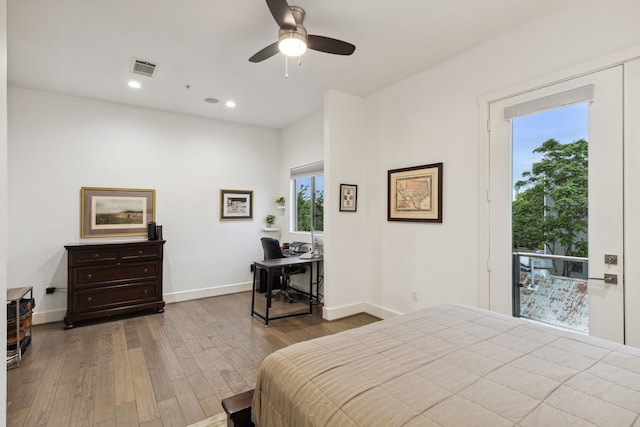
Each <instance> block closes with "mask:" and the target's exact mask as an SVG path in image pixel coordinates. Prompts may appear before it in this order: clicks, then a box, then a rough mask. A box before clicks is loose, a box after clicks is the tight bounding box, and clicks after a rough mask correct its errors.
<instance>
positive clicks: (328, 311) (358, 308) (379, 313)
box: [322, 302, 402, 320]
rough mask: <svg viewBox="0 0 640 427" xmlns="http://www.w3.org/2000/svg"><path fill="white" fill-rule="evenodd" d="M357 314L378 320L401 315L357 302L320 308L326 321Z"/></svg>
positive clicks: (383, 308) (387, 309)
mask: <svg viewBox="0 0 640 427" xmlns="http://www.w3.org/2000/svg"><path fill="white" fill-rule="evenodd" d="M358 313H367V314H370V315H372V316H375V317H379V318H380V319H388V318H390V317H395V316H398V315H400V314H402V313H400V312H399V311H395V310H391V309H389V308H385V307H381V306H379V305H376V304H370V303H368V302H358V303H354V304H347V305H342V306H339V307H326V306H325V307H323V308H322V318H323V319H326V320H337V319H341V318H343V317H347V316H353V315H354V314H358Z"/></svg>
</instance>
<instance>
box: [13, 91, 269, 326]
mask: <svg viewBox="0 0 640 427" xmlns="http://www.w3.org/2000/svg"><path fill="white" fill-rule="evenodd" d="M279 159H280V141H279V132H277V131H274V130H268V129H263V128H258V127H249V126H241V125H236V124H231V123H225V122H220V121H214V120H206V119H201V118H194V117H188V116H181V115H177V114H170V113H164V112H158V111H151V110H145V109H139V108H132V107H127V106H122V105H116V104H110V103H105V102H98V101H92V100H87V99H81V98H77V97H69V96H62V95H56V94H52V93H46V92H40V91H34V90H29V89H24V88H20V87H9V226H10V230H9V258H8V261H9V271H8V282H9V283H10V284H11V285H12V286H23V285H33V286H34V296H35V298H36V301H37V309H36V316H35V319H34V321H35V322H43V321H52V320H60V319H61V318H62V317H63V316H64V314H65V311H66V294H65V293H54V294H51V295H45V287H47V286H52V285H53V286H56V287H62V288H66V277H67V275H66V253H65V250H64V248H63V245H64V244H67V243H77V242H79V241H80V240H81V239H80V237H79V236H80V205H79V203H80V188H81V187H111V188H119V187H121V188H152V189H155V190H156V222H157V223H158V224H162V225H163V227H164V229H163V235H164V238H165V240H167V243H166V245H165V266H164V293H165V301H167V302H172V301H179V300H184V299H191V298H198V297H204V296H210V295H216V294H221V293H227V292H233V291H238V290H243V289H250V281H251V277H252V276H251V274H250V270H249V266H250V264H251V262H252V261H253V260H254V259H256V258H258V257H259V256H261V255H262V249H261V247H260V243H259V237H260V236H261V234H262V232H261V231H260V230H261V228H262V227H263V225H264V222H263V218H264V217H265V216H266V214H267V213H268V212H270V211H271V210H272V207H273V199H274V198H275V194H274V190H276V189H277V188H278V185H279V184H278V183H279V181H278V178H279V170H280V168H279V167H278V165H279ZM220 189H245V190H253V191H254V212H253V213H254V220H252V221H224V222H222V221H220V220H219V198H220V196H219V191H220ZM84 240H87V239H84ZM91 240H92V241H98V242H99V241H103V240H104V239H97V240H96V239H91Z"/></svg>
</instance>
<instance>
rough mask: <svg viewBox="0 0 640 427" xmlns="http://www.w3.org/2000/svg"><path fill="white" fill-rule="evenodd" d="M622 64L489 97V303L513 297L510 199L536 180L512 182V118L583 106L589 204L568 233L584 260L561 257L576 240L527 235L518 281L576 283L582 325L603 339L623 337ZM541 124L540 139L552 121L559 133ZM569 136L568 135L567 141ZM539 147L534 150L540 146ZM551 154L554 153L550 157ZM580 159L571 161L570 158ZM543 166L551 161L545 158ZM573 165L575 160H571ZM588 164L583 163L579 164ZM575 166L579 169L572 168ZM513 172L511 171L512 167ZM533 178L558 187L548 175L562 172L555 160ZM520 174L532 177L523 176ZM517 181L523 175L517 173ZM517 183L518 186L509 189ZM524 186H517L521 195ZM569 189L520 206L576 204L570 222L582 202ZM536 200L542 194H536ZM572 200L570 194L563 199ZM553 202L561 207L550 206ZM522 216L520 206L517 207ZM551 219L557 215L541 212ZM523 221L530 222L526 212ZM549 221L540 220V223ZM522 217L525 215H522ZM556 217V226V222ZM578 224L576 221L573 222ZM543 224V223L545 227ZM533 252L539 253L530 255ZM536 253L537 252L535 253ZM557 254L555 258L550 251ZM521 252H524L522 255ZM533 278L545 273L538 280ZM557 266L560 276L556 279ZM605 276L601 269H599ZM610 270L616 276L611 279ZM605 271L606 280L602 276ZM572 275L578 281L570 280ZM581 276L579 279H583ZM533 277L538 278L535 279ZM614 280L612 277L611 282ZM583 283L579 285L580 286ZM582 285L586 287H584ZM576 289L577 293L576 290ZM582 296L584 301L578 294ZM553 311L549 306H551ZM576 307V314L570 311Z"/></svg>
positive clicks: (506, 302) (500, 306)
mask: <svg viewBox="0 0 640 427" xmlns="http://www.w3.org/2000/svg"><path fill="white" fill-rule="evenodd" d="M622 90H623V85H622V67H621V66H618V67H612V68H609V69H606V70H603V71H599V72H597V73H593V74H589V75H586V76H583V77H580V78H576V79H572V80H570V81H566V82H562V83H558V84H554V85H550V86H547V87H544V88H541V89H537V90H532V91H530V92H526V93H523V94H520V95H517V96H513V97H509V98H506V99H503V100H501V101H498V102H493V103H491V104H490V111H489V115H490V127H489V129H490V153H489V163H490V168H489V169H490V174H489V194H490V202H489V227H490V231H489V244H490V247H489V256H490V261H489V264H490V274H489V288H490V301H489V303H490V308H491V309H494V310H496V311H502V312H511V311H512V306H511V304H512V303H513V297H512V291H513V289H512V282H513V279H514V276H515V274H514V270H513V269H512V259H513V258H512V254H513V253H514V252H518V251H519V250H520V249H521V248H517V247H515V246H516V245H514V242H516V241H518V239H519V237H521V236H520V235H519V234H518V233H520V230H519V229H518V227H517V225H518V224H515V225H516V229H515V230H516V235H515V236H514V230H513V229H512V227H510V226H509V224H511V225H512V226H514V222H513V214H514V212H516V214H518V212H519V210H521V208H522V206H521V205H518V203H517V202H516V203H514V201H515V200H516V199H517V198H518V196H516V193H517V191H518V190H522V191H524V190H528V189H530V188H532V186H533V185H534V184H535V183H536V181H535V180H529V182H528V186H527V185H521V186H514V182H517V181H518V178H520V177H518V176H515V177H514V176H513V175H514V172H513V168H512V165H515V161H514V159H513V148H512V147H513V143H516V142H517V141H515V140H514V136H515V134H514V125H515V126H517V124H518V121H519V120H521V118H523V117H528V116H532V115H536V114H547V113H552V114H558V113H560V112H561V110H563V109H566V108H568V109H570V108H580V106H581V105H583V106H584V108H585V114H586V115H587V119H588V126H587V135H585V136H586V138H584V139H585V142H588V144H584V147H582V149H585V150H587V158H588V168H587V170H588V174H587V181H588V186H587V194H588V202H587V207H588V211H587V212H586V218H584V220H585V226H586V227H585V228H584V229H583V230H582V231H580V230H578V232H577V233H576V234H575V236H573V241H576V242H577V241H578V240H580V239H583V240H584V241H585V245H584V248H583V249H584V250H583V252H586V253H583V254H579V255H584V256H585V257H586V258H587V259H588V263H587V262H581V261H580V260H579V259H569V260H562V259H560V258H561V257H562V256H565V255H570V253H571V252H580V251H579V250H576V247H575V246H574V247H570V246H571V245H569V244H568V243H567V242H566V241H565V242H564V249H563V248H562V246H563V245H562V244H558V243H557V242H556V243H553V242H550V241H548V239H549V237H548V234H547V236H546V237H545V238H546V239H547V241H544V239H543V241H540V240H535V239H533V240H531V241H527V240H524V241H525V242H527V243H528V245H529V246H532V247H528V248H525V249H526V252H529V253H530V254H531V257H529V258H530V259H528V260H527V262H526V263H522V262H519V264H520V265H519V266H518V268H522V270H523V271H524V273H525V274H523V277H524V279H525V280H524V281H525V282H526V273H527V271H526V270H527V269H528V270H529V271H530V270H531V269H533V272H529V274H530V277H531V278H533V279H534V280H533V283H531V281H530V282H529V283H528V284H527V283H525V284H524V286H526V287H528V290H527V291H528V292H529V293H530V294H531V293H534V292H535V291H536V290H537V289H539V288H537V287H539V286H541V285H545V286H547V285H549V286H551V285H550V283H551V282H552V281H553V282H554V283H556V284H558V283H563V284H564V285H562V286H575V288H576V289H578V288H580V287H581V286H582V290H583V291H585V292H584V295H585V297H586V298H585V299H586V300H587V303H588V306H587V310H586V312H587V313H588V315H587V316H588V322H587V325H588V326H587V329H588V332H589V334H590V335H594V336H598V337H602V338H607V339H610V340H613V341H617V342H623V340H624V309H623V307H624V278H623V277H622V273H623V271H624V269H623V267H624V266H623V260H624V256H623V255H624V254H623V232H624V230H623V207H624V205H623V189H624V186H623V120H622V117H623V116H622V113H623V110H622V108H623V102H622V94H623V92H622ZM549 123H550V124H548V125H545V124H541V125H540V126H539V128H538V129H537V130H539V131H540V135H541V138H540V139H541V140H540V144H542V143H546V141H547V140H548V139H559V136H558V137H555V138H554V137H553V136H551V137H549V135H548V133H545V132H543V131H546V130H549V129H546V127H547V126H549V127H551V128H552V129H550V130H551V132H552V134H551V135H553V131H554V130H555V131H557V132H559V130H558V129H560V128H558V129H553V127H554V125H553V124H551V123H552V122H549ZM570 142H573V141H570ZM547 145H548V146H547V147H546V148H547V150H546V151H545V150H543V153H546V154H549V153H550V152H551V153H552V154H557V153H558V152H559V151H562V150H563V149H564V148H563V147H559V146H554V144H553V143H550V144H547ZM539 154H540V153H539ZM552 157H553V156H552ZM572 161H573V162H576V163H577V162H578V161H579V160H575V159H574V160H570V162H569V164H571V162H572ZM547 166H549V165H547ZM574 166H577V165H574ZM585 166H586V165H585ZM574 169H575V170H579V169H580V168H577V167H576V168H574ZM516 174H517V172H516ZM534 175H537V178H538V179H539V180H538V181H539V182H542V181H544V185H542V186H541V188H543V187H545V186H546V190H554V189H558V187H559V186H560V185H561V184H560V182H561V181H548V180H547V178H549V177H550V176H551V175H557V178H558V179H559V180H561V179H562V175H563V173H562V171H559V170H556V169H554V168H553V167H551V168H548V169H546V170H545V169H544V168H542V170H541V171H538V173H537V174H534ZM526 178H531V175H529V176H528V177H526ZM523 181H526V179H525V180H523ZM514 187H518V188H514ZM521 195H522V193H520V196H521ZM574 196H575V195H572V194H569V193H558V192H556V193H555V196H553V198H555V199H556V200H553V198H552V197H549V192H548V191H547V192H545V195H544V196H540V197H543V201H542V202H541V204H539V205H538V206H525V208H524V209H523V212H524V215H526V214H528V213H529V211H528V210H527V209H529V210H535V209H540V207H541V206H542V212H541V213H540V214H541V215H556V216H558V217H559V216H562V215H563V214H565V213H573V212H574V210H575V213H576V215H574V216H575V218H576V219H575V221H577V220H578V219H579V218H581V217H582V216H583V214H581V213H579V211H578V210H579V209H580V207H579V206H577V205H575V206H574V205H571V203H567V202H568V199H571V198H572V197H574ZM538 200H540V199H538ZM569 201H570V200H569ZM554 205H559V206H556V207H558V208H559V209H556V210H555V213H554V209H553V207H554ZM519 214H520V215H522V214H523V213H522V212H520V213H519ZM544 219H545V220H546V219H555V218H544ZM529 222H531V223H535V221H534V220H532V219H529ZM547 222H548V223H554V221H545V223H547ZM525 223H526V221H525ZM558 224H560V225H558ZM562 224H563V223H562V222H560V221H555V225H556V226H558V227H564V228H568V226H567V225H566V224H567V223H566V222H565V223H564V224H565V225H562ZM578 228H580V227H578ZM547 231H548V230H547ZM536 252H538V253H537V254H536ZM536 255H540V256H541V257H536ZM554 257H560V258H557V259H556V258H554ZM525 258H526V257H525ZM536 271H537V275H538V277H541V278H543V279H544V280H546V281H547V282H548V283H544V280H543V281H542V282H541V281H540V280H536V279H535V277H536ZM559 271H561V272H562V274H563V275H564V276H563V277H564V278H562V277H561V275H559V274H558V273H559ZM605 275H606V276H605ZM614 277H615V279H614ZM605 278H606V280H605ZM574 279H576V280H574ZM581 281H582V282H581ZM536 282H537V283H536ZM614 282H615V283H614ZM581 283H584V285H581ZM585 286H586V289H584V287H585ZM575 295H578V294H575ZM554 302H557V301H556V300H555V299H554V300H551V299H550V300H549V301H548V302H544V301H534V302H533V303H532V304H534V305H536V304H537V305H538V306H539V307H540V308H542V309H548V308H549V307H550V306H551V305H552V304H553V303H554ZM583 302H585V301H583ZM562 304H564V305H566V307H556V308H557V309H562V308H563V309H565V310H567V314H569V313H570V312H571V310H573V311H574V312H575V311H579V310H581V309H582V308H581V307H578V306H577V305H576V304H578V301H577V300H574V301H572V300H571V298H567V300H566V301H563V302H562ZM551 311H553V310H551ZM574 314H575V313H574Z"/></svg>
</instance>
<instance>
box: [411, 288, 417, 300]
mask: <svg viewBox="0 0 640 427" xmlns="http://www.w3.org/2000/svg"><path fill="white" fill-rule="evenodd" d="M411 300H412V301H418V290H417V289H414V290H413V291H411Z"/></svg>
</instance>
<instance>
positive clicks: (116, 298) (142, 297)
mask: <svg viewBox="0 0 640 427" xmlns="http://www.w3.org/2000/svg"><path fill="white" fill-rule="evenodd" d="M159 288H160V286H159V284H158V283H157V282H145V283H136V284H132V285H113V286H106V287H103V288H97V289H88V290H82V291H77V292H76V293H75V294H74V296H73V312H74V313H82V312H88V311H95V310H108V309H113V308H117V307H122V306H126V305H133V304H142V303H145V302H150V301H157V300H159V299H160V295H158V292H159Z"/></svg>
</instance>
